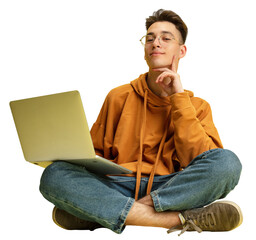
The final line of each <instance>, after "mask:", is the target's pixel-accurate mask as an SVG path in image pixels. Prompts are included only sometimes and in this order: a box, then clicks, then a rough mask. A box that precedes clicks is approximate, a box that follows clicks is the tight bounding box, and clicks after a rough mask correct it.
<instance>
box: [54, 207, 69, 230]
mask: <svg viewBox="0 0 256 240" xmlns="http://www.w3.org/2000/svg"><path fill="white" fill-rule="evenodd" d="M57 210H58V208H57V207H54V208H53V211H52V220H53V222H54V223H55V224H56V225H57V226H59V227H60V228H63V229H65V230H69V229H67V228H65V227H63V226H62V225H60V224H59V223H58V222H57V220H56V217H55V216H56V211H57Z"/></svg>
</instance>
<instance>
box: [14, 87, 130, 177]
mask: <svg viewBox="0 0 256 240" xmlns="http://www.w3.org/2000/svg"><path fill="white" fill-rule="evenodd" d="M10 107H11V111H12V114H13V118H14V122H15V125H16V129H17V132H18V136H19V139H20V143H21V147H22V150H23V154H24V157H25V159H26V160H27V161H28V162H30V163H34V164H37V165H39V166H42V167H46V166H48V165H49V164H51V163H52V162H53V161H59V160H62V161H67V162H70V163H74V164H79V165H83V166H85V167H86V169H88V170H89V171H92V172H96V173H99V174H127V173H132V171H131V170H129V169H127V168H124V167H122V166H120V165H118V164H115V163H113V162H111V161H109V160H107V159H105V158H102V157H99V156H96V154H95V150H94V147H93V143H92V139H91V135H90V131H89V127H88V124H87V120H86V116H85V113H84V108H83V104H82V101H81V97H80V94H79V92H78V91H70V92H64V93H58V94H52V95H47V96H41V97H35V98H29V99H23V100H17V101H11V102H10Z"/></svg>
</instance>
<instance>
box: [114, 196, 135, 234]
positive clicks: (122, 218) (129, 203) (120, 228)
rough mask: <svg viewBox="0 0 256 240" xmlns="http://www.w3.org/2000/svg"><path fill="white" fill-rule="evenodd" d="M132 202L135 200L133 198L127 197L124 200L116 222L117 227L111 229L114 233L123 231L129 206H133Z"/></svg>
mask: <svg viewBox="0 0 256 240" xmlns="http://www.w3.org/2000/svg"><path fill="white" fill-rule="evenodd" d="M134 202H135V200H134V199H133V198H128V201H127V202H126V204H125V207H124V209H123V210H122V212H121V215H120V218H119V220H118V223H117V224H116V226H117V228H114V229H112V230H113V231H114V232H115V233H118V234H120V233H122V232H123V231H124V229H125V221H126V218H127V215H128V213H129V212H130V210H131V207H132V206H133V204H134Z"/></svg>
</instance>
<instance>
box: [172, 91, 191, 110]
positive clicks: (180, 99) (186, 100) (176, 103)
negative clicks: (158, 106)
mask: <svg viewBox="0 0 256 240" xmlns="http://www.w3.org/2000/svg"><path fill="white" fill-rule="evenodd" d="M171 105H172V110H173V111H177V110H181V109H185V108H189V107H191V105H192V103H191V100H190V97H189V93H188V92H182V93H175V94H173V95H171Z"/></svg>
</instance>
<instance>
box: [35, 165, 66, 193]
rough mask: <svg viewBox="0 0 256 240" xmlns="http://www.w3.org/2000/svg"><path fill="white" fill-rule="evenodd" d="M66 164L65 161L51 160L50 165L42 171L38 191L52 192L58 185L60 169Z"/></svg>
mask: <svg viewBox="0 0 256 240" xmlns="http://www.w3.org/2000/svg"><path fill="white" fill-rule="evenodd" d="M66 165H69V163H67V162H60V161H57V162H53V163H52V164H51V165H49V166H48V167H47V168H46V169H45V170H44V172H43V174H42V176H41V180H40V187H39V189H40V192H41V193H42V194H43V192H45V191H47V192H54V191H56V190H57V189H58V188H59V187H60V186H59V182H60V180H59V179H60V178H61V176H60V175H61V174H62V171H61V170H62V169H64V168H65V166H66Z"/></svg>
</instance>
